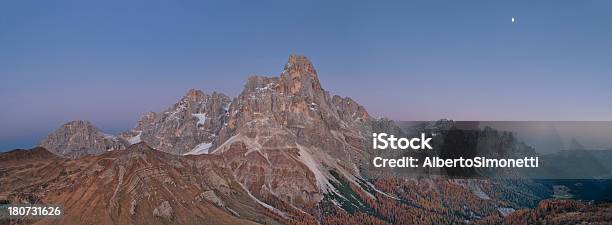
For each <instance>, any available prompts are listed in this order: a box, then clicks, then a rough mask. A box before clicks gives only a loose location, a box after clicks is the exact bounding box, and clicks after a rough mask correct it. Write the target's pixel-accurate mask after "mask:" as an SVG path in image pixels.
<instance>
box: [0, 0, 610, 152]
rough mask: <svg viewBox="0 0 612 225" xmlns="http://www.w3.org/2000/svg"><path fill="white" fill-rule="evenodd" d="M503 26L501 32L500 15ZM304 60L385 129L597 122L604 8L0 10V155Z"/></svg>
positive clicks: (11, 6)
mask: <svg viewBox="0 0 612 225" xmlns="http://www.w3.org/2000/svg"><path fill="white" fill-rule="evenodd" d="M512 17H515V23H512V22H511V18H512ZM290 54H300V55H306V56H307V57H309V58H310V59H311V61H312V62H313V64H314V66H315V68H316V69H317V71H318V73H319V79H320V80H321V83H322V85H323V88H325V89H326V90H328V91H330V92H331V93H332V94H338V95H341V96H350V97H351V98H353V99H354V100H356V101H357V102H359V103H360V104H362V105H364V106H365V107H366V109H367V110H368V111H369V112H370V114H372V115H374V116H383V117H388V118H391V119H395V120H435V119H440V118H450V119H454V120H528V121H531V120H562V121H565V120H572V121H573V120H589V121H596V120H612V104H610V99H612V88H610V86H611V84H612V63H610V59H611V58H612V56H611V55H610V54H612V2H610V1H607V0H600V1H597V0H594V1H574V0H572V1H568V0H550V1H488V0H481V1H287V0H285V1H265V0H264V1H231V0H224V1H152V0H148V1H114V0H107V1H78V0H75V1H62V0H57V1H29V0H18V1H17V0H15V1H11V0H9V1H1V2H0V150H8V149H13V148H29V147H32V146H35V145H36V144H37V143H38V142H39V141H40V140H41V139H42V138H44V137H45V136H46V134H48V133H50V132H52V131H53V130H54V129H56V128H58V127H59V126H61V124H63V123H65V122H68V121H71V120H77V119H82V120H89V121H91V122H92V123H93V124H94V125H95V126H97V127H99V128H101V129H102V130H103V131H105V132H108V133H118V132H121V131H123V130H127V129H130V128H132V127H133V126H134V125H135V124H136V122H137V120H138V118H139V117H140V116H141V115H143V114H144V113H146V112H149V111H156V112H158V111H162V110H164V109H165V108H167V107H169V106H171V105H172V104H173V103H175V102H176V101H177V100H178V99H180V98H181V96H183V95H184V94H185V93H186V92H187V90H188V89H190V88H197V89H201V90H203V91H205V92H207V93H211V92H212V91H219V92H222V93H225V94H226V95H228V96H232V97H235V96H237V95H238V94H239V93H240V91H241V90H242V88H243V85H244V83H245V81H246V79H247V77H248V76H250V75H265V76H278V75H279V74H280V72H281V70H282V68H283V65H284V64H285V62H286V61H287V57H288V56H289V55H290Z"/></svg>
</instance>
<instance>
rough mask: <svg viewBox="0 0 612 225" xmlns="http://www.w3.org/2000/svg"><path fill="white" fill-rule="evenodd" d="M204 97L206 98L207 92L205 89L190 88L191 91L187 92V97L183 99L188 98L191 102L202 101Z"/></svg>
mask: <svg viewBox="0 0 612 225" xmlns="http://www.w3.org/2000/svg"><path fill="white" fill-rule="evenodd" d="M204 98H206V94H204V92H203V91H201V90H198V89H189V91H187V94H185V97H183V99H186V100H188V101H191V102H199V101H202V100H203V99H204Z"/></svg>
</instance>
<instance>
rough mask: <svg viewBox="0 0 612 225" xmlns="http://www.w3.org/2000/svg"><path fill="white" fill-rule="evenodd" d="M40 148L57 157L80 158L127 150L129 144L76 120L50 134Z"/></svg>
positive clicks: (89, 123) (88, 123)
mask: <svg viewBox="0 0 612 225" xmlns="http://www.w3.org/2000/svg"><path fill="white" fill-rule="evenodd" d="M40 146H41V147H44V148H46V149H47V150H49V151H50V152H52V153H54V154H57V155H61V156H67V157H78V156H81V155H86V154H101V153H104V152H106V151H112V150H119V149H125V147H126V146H127V143H126V142H125V141H122V140H120V139H119V138H117V137H116V136H114V135H111V134H106V133H104V132H102V131H101V130H100V129H98V128H97V127H95V126H93V124H91V122H89V121H83V120H76V121H71V122H68V123H66V124H64V125H62V126H61V127H60V128H59V129H57V130H56V131H54V132H53V133H51V134H49V135H48V136H47V138H45V139H44V140H42V141H41V143H40Z"/></svg>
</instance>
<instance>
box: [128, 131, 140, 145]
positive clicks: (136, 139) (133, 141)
mask: <svg viewBox="0 0 612 225" xmlns="http://www.w3.org/2000/svg"><path fill="white" fill-rule="evenodd" d="M141 134H142V131H140V132H138V135H136V136H134V137H131V138H128V139H127V141H128V142H129V143H130V144H132V145H133V144H136V143H140V142H141V141H142V140H141V139H140V135H141Z"/></svg>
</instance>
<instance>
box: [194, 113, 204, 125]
mask: <svg viewBox="0 0 612 225" xmlns="http://www.w3.org/2000/svg"><path fill="white" fill-rule="evenodd" d="M191 115H192V116H195V117H196V118H198V122H197V125H204V123H206V119H207V118H206V113H194V114H191Z"/></svg>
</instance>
